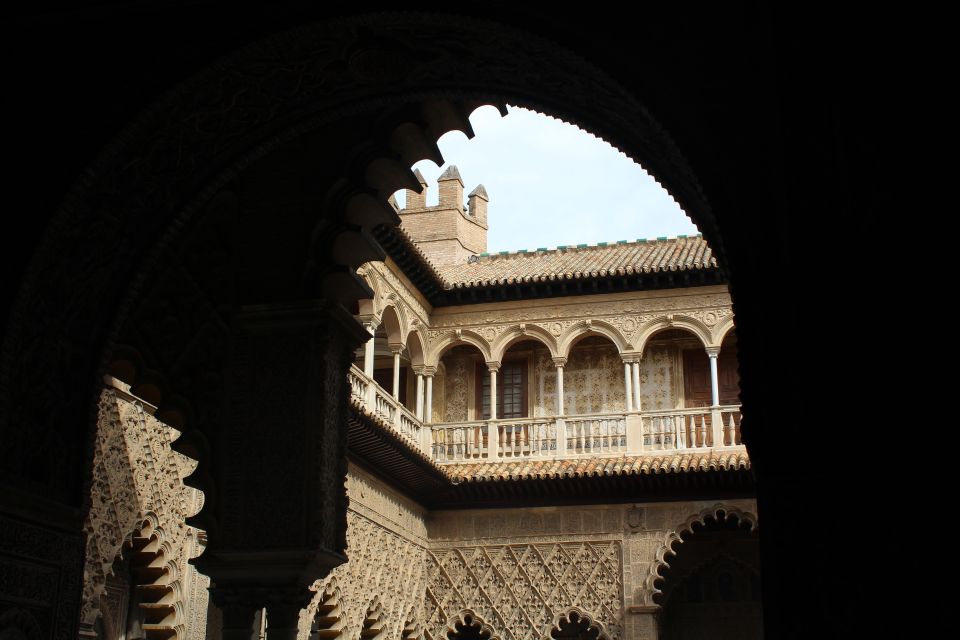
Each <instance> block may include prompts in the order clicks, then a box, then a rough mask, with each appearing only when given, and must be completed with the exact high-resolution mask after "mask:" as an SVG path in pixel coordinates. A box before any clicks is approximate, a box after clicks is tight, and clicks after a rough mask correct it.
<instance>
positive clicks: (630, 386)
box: [623, 360, 633, 412]
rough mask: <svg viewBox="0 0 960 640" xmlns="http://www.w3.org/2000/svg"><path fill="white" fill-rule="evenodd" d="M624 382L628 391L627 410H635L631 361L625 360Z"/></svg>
mask: <svg viewBox="0 0 960 640" xmlns="http://www.w3.org/2000/svg"><path fill="white" fill-rule="evenodd" d="M623 384H624V387H625V388H626V392H627V409H626V410H627V411H628V412H629V411H633V382H632V376H631V375H630V363H629V362H627V361H626V360H624V361H623Z"/></svg>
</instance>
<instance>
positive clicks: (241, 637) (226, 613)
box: [210, 589, 262, 640]
mask: <svg viewBox="0 0 960 640" xmlns="http://www.w3.org/2000/svg"><path fill="white" fill-rule="evenodd" d="M210 592H211V595H212V596H213V598H214V600H220V601H225V602H226V603H225V604H224V606H222V607H220V612H221V620H222V624H221V627H220V638H221V640H252V638H254V627H255V626H259V625H255V623H256V622H259V620H258V619H259V618H260V616H258V615H257V613H259V612H260V609H261V608H262V607H261V606H260V605H259V604H256V603H255V602H254V601H252V600H248V601H246V602H244V601H242V600H241V598H240V597H239V594H234V593H230V594H227V593H218V590H217V589H211V590H210ZM234 598H236V599H237V600H238V601H235V602H232V603H230V602H229V600H230V599H234ZM257 631H259V629H257Z"/></svg>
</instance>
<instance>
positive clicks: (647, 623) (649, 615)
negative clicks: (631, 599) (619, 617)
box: [624, 605, 660, 640]
mask: <svg viewBox="0 0 960 640" xmlns="http://www.w3.org/2000/svg"><path fill="white" fill-rule="evenodd" d="M659 616H660V607H658V606H657V605H649V606H633V607H629V608H628V609H627V620H626V623H627V624H626V625H625V628H624V631H625V633H624V638H625V640H657V639H658V638H659V637H660V622H659V620H658V618H659Z"/></svg>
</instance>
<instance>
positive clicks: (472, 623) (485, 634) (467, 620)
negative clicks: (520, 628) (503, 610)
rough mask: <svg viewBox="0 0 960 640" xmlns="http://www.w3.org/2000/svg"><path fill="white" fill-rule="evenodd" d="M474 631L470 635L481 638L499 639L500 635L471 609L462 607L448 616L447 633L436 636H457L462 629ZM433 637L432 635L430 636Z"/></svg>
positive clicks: (460, 633) (487, 639) (461, 632)
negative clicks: (454, 613)
mask: <svg viewBox="0 0 960 640" xmlns="http://www.w3.org/2000/svg"><path fill="white" fill-rule="evenodd" d="M466 629H470V630H472V631H474V633H473V634H471V636H472V637H479V638H483V640H500V636H499V635H497V632H496V631H495V630H494V628H493V627H491V626H490V625H489V624H487V623H486V622H484V621H483V618H481V617H480V616H478V615H477V614H476V612H474V611H473V610H472V609H462V610H460V611H458V612H457V613H456V615H454V616H453V617H451V618H450V622H449V624H448V625H447V633H446V634H445V635H443V636H437V637H438V638H441V637H442V638H459V637H460V636H461V635H462V634H463V632H464V630H466ZM430 637H431V638H433V637H434V636H432V635H431V636H430Z"/></svg>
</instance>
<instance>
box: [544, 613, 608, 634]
mask: <svg viewBox="0 0 960 640" xmlns="http://www.w3.org/2000/svg"><path fill="white" fill-rule="evenodd" d="M550 637H551V638H553V640H610V636H609V635H608V634H607V633H606V632H604V630H603V629H602V628H601V627H600V625H598V624H597V623H596V622H595V621H594V620H593V619H592V618H590V617H589V616H586V615H582V614H581V613H580V612H578V611H576V610H573V611H570V612H568V613H567V615H566V616H563V617H561V618H560V620H559V621H558V622H557V624H555V625H554V627H553V629H551V630H550Z"/></svg>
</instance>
